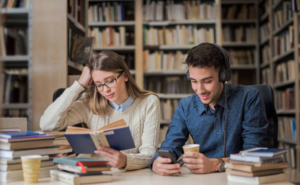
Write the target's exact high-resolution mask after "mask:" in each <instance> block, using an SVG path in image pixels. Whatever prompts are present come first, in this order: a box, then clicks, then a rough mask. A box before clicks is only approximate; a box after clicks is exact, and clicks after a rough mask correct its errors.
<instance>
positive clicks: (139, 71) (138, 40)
mask: <svg viewBox="0 0 300 185" xmlns="http://www.w3.org/2000/svg"><path fill="white" fill-rule="evenodd" d="M134 32H135V80H136V82H137V84H138V86H139V87H140V88H142V89H143V84H144V75H143V1H142V0H135V27H134Z"/></svg>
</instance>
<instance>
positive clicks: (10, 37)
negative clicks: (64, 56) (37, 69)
mask: <svg viewBox="0 0 300 185" xmlns="http://www.w3.org/2000/svg"><path fill="white" fill-rule="evenodd" d="M16 6H17V5H14V6H6V4H5V5H4V4H3V7H0V8H1V10H0V13H1V22H2V23H3V31H4V32H3V33H1V36H3V37H2V38H1V39H4V37H5V38H6V41H4V40H3V43H2V44H4V45H1V47H0V48H2V51H1V56H2V57H1V66H2V73H1V74H3V75H1V77H2V78H1V82H0V83H1V84H2V87H1V91H2V92H1V93H0V94H2V95H3V96H1V102H2V112H1V113H0V114H1V115H2V116H3V117H27V118H28V119H27V120H28V123H27V124H28V128H32V127H31V122H32V73H30V72H31V71H32V1H31V0H28V1H27V3H26V4H24V5H23V6H22V7H16ZM1 29H2V27H1ZM12 71H14V72H12ZM24 71H25V72H24Z"/></svg>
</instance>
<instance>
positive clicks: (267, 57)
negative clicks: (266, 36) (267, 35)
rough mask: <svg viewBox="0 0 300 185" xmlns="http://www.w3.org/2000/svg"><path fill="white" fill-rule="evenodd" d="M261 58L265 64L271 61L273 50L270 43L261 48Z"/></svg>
mask: <svg viewBox="0 0 300 185" xmlns="http://www.w3.org/2000/svg"><path fill="white" fill-rule="evenodd" d="M261 59H262V63H263V64H269V63H270V61H271V50H270V47H269V45H264V46H263V48H262V50H261Z"/></svg>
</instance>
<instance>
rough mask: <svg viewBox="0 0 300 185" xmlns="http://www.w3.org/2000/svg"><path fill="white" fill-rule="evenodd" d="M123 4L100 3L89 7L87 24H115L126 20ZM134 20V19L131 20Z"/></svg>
mask: <svg viewBox="0 0 300 185" xmlns="http://www.w3.org/2000/svg"><path fill="white" fill-rule="evenodd" d="M124 11H125V9H124V3H123V2H102V3H101V4H100V3H97V4H93V5H90V6H89V9H88V19H89V22H117V21H124V20H128V16H127V17H125V12H124ZM132 20H134V19H132Z"/></svg>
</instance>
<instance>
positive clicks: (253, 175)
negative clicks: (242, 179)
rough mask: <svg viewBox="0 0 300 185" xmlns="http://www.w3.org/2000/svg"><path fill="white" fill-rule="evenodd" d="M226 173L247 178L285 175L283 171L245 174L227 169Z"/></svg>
mask: <svg viewBox="0 0 300 185" xmlns="http://www.w3.org/2000/svg"><path fill="white" fill-rule="evenodd" d="M226 173H227V174H231V175H240V176H246V177H258V176H265V175H273V174H278V173H283V169H275V170H265V171H258V172H245V171H238V170H232V169H226Z"/></svg>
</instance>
